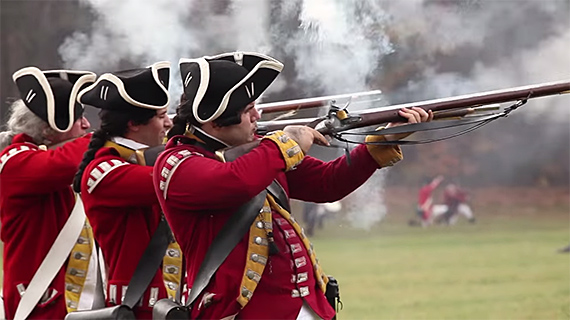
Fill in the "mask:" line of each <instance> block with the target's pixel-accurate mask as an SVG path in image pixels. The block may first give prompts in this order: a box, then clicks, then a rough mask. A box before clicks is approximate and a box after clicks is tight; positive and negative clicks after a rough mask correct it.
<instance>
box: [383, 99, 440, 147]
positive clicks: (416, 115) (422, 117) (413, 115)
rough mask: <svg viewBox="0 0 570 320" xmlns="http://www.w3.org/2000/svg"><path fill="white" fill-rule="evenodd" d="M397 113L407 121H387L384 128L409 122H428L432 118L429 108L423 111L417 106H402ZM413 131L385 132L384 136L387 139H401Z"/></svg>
mask: <svg viewBox="0 0 570 320" xmlns="http://www.w3.org/2000/svg"><path fill="white" fill-rule="evenodd" d="M398 114H399V115H400V116H402V117H404V118H405V119H407V120H408V121H407V122H391V123H388V125H387V126H386V128H390V127H396V126H401V125H405V124H409V123H420V122H428V121H431V120H433V112H432V111H431V110H429V111H425V110H424V109H422V108H419V107H411V108H402V109H400V110H399V111H398ZM412 133H413V132H406V133H398V134H387V135H385V136H384V137H385V138H386V140H387V141H395V140H401V139H404V138H406V137H407V136H409V135H410V134H412Z"/></svg>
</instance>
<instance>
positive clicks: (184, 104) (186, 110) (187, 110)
mask: <svg viewBox="0 0 570 320" xmlns="http://www.w3.org/2000/svg"><path fill="white" fill-rule="evenodd" d="M246 107H247V105H246V106H243V108H240V109H239V110H238V112H237V113H236V114H230V115H227V116H224V115H222V117H220V118H217V119H215V120H214V121H213V122H214V123H215V124H216V125H218V126H220V127H227V126H231V125H234V124H239V123H240V122H241V115H242V112H243V110H245V108H246ZM188 124H191V125H193V126H195V127H198V128H199V127H201V126H202V124H201V123H200V122H198V121H197V120H196V118H194V114H193V113H192V104H191V102H190V101H188V100H187V99H186V95H185V94H184V93H183V94H182V95H181V96H180V103H179V104H178V107H177V108H176V116H175V117H174V118H173V119H172V128H170V130H168V139H170V138H172V137H174V136H176V135H180V134H184V132H186V126H187V125H188Z"/></svg>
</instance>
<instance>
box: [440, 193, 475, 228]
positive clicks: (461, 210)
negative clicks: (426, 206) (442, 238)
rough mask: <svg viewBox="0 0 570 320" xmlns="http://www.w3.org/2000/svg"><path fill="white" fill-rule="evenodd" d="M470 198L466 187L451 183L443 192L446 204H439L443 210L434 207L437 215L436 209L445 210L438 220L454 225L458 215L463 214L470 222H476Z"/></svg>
mask: <svg viewBox="0 0 570 320" xmlns="http://www.w3.org/2000/svg"><path fill="white" fill-rule="evenodd" d="M468 200H469V194H468V193H467V191H466V190H465V189H463V188H461V187H459V186H458V185H457V184H455V183H449V184H448V185H447V186H446V187H445V189H444V192H443V202H444V205H443V206H441V205H440V206H438V207H442V210H435V209H434V216H435V215H436V214H435V211H440V212H441V211H443V214H442V215H439V216H438V217H437V218H436V219H437V222H439V223H445V224H448V225H452V224H455V222H456V221H457V218H458V215H459V214H461V215H464V216H465V218H467V220H468V221H469V222H470V223H475V217H474V216H473V210H471V207H470V206H469V204H468Z"/></svg>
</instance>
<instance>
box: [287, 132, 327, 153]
mask: <svg viewBox="0 0 570 320" xmlns="http://www.w3.org/2000/svg"><path fill="white" fill-rule="evenodd" d="M283 132H285V134H286V135H287V136H289V138H291V139H293V140H294V141H295V142H297V144H298V145H299V147H301V150H303V153H305V154H307V152H309V149H311V146H312V145H313V143H316V144H319V145H322V146H328V145H329V142H328V141H327V139H326V138H325V137H324V136H323V135H322V134H321V133H320V132H318V131H317V130H315V129H313V128H310V127H307V126H298V125H292V126H286V127H285V128H283Z"/></svg>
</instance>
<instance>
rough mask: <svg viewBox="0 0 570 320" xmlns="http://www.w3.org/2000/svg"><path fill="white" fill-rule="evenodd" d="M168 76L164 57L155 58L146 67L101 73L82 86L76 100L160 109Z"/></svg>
mask: <svg viewBox="0 0 570 320" xmlns="http://www.w3.org/2000/svg"><path fill="white" fill-rule="evenodd" d="M169 77H170V62H168V61H161V62H157V63H154V64H153V65H151V66H149V67H147V68H140V69H132V70H123V71H117V72H112V73H105V74H103V75H101V76H100V77H99V78H98V79H97V81H96V82H95V83H93V84H92V85H90V86H89V87H87V88H85V89H83V90H82V91H81V92H80V93H79V96H78V97H77V100H78V101H79V102H81V103H83V104H86V105H90V106H93V107H95V108H100V109H112V110H123V111H130V110H136V109H133V108H144V109H155V110H157V109H162V108H165V107H167V106H168V103H169V101H170V97H169V95H168V81H169Z"/></svg>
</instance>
